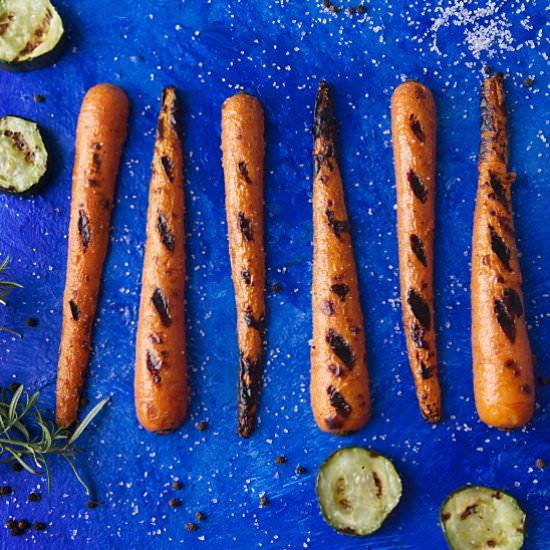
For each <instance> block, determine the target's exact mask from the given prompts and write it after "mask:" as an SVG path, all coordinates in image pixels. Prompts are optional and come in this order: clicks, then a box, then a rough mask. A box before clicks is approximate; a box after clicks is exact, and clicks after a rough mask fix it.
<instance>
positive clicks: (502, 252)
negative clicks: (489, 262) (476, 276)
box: [489, 225, 512, 271]
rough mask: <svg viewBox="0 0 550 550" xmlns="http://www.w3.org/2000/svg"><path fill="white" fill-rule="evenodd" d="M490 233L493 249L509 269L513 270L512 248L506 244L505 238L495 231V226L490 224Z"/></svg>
mask: <svg viewBox="0 0 550 550" xmlns="http://www.w3.org/2000/svg"><path fill="white" fill-rule="evenodd" d="M489 233H490V235H491V249H492V250H493V252H494V253H495V254H496V255H497V257H498V259H499V260H500V262H501V263H502V265H503V266H504V268H505V269H506V270H507V271H512V268H511V267H510V257H511V254H510V249H509V248H508V247H507V246H506V243H505V242H504V239H503V238H502V237H501V236H500V235H499V234H498V233H497V232H496V231H495V228H494V227H493V226H492V225H490V226H489Z"/></svg>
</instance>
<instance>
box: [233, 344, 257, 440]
mask: <svg viewBox="0 0 550 550" xmlns="http://www.w3.org/2000/svg"><path fill="white" fill-rule="evenodd" d="M260 381H261V361H260V359H253V358H251V357H249V356H247V355H245V354H244V353H243V352H242V351H241V352H240V353H239V383H238V389H237V393H238V427H237V432H238V433H239V435H241V436H243V437H248V436H249V435H250V434H251V433H252V430H253V429H254V415H255V412H256V408H257V405H258V395H259V392H260Z"/></svg>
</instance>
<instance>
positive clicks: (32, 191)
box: [0, 113, 53, 198]
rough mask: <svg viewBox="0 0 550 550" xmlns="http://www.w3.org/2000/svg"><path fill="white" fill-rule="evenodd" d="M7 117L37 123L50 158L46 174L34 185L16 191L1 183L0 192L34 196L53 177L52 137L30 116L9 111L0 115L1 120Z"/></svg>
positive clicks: (16, 195)
mask: <svg viewBox="0 0 550 550" xmlns="http://www.w3.org/2000/svg"><path fill="white" fill-rule="evenodd" d="M6 117H14V118H19V119H21V120H24V121H26V122H31V123H33V124H36V126H37V128H38V131H39V133H40V136H41V137H42V141H43V143H44V148H45V149H46V153H47V154H48V159H47V161H46V170H45V172H44V174H43V175H42V177H41V178H40V179H39V180H38V181H37V182H36V183H35V184H34V185H32V186H31V187H29V188H28V189H26V190H25V191H14V190H13V188H11V187H2V186H1V185H0V193H1V194H3V195H11V196H15V197H22V198H27V197H32V196H34V195H36V194H38V193H39V192H40V191H42V189H43V188H44V187H45V186H46V185H47V184H48V183H49V182H50V181H51V179H52V172H53V170H52V164H51V162H50V151H51V147H50V142H51V139H50V137H49V133H48V132H47V131H45V130H44V128H43V127H42V126H40V124H38V123H37V122H35V121H34V120H31V119H30V118H25V117H22V116H19V115H12V114H9V113H8V114H5V115H3V116H2V117H0V121H1V120H2V119H4V118H6Z"/></svg>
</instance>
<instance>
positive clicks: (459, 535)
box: [440, 485, 525, 550]
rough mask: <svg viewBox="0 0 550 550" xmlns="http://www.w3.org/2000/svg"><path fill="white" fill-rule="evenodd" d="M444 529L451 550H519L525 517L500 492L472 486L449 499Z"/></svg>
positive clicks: (444, 509)
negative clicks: (491, 549)
mask: <svg viewBox="0 0 550 550" xmlns="http://www.w3.org/2000/svg"><path fill="white" fill-rule="evenodd" d="M440 521H441V528H442V529H443V533H444V534H445V538H446V539H447V543H448V544H449V547H450V548H451V549H452V550H477V549H481V548H483V549H484V550H485V549H488V548H493V549H496V550H519V548H521V547H522V545H523V539H524V535H525V514H524V513H523V510H522V509H521V508H520V507H519V505H518V503H517V501H516V499H515V498H514V497H512V496H510V495H508V494H507V493H504V492H503V491H500V490H499V489H492V488H490V487H482V486H479V485H473V486H469V487H463V488H462V489H459V490H458V491H455V492H454V493H452V494H451V495H449V496H448V497H447V499H446V500H445V502H444V503H443V506H442V507H441V514H440Z"/></svg>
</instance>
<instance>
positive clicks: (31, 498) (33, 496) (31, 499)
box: [27, 493, 42, 502]
mask: <svg viewBox="0 0 550 550" xmlns="http://www.w3.org/2000/svg"><path fill="white" fill-rule="evenodd" d="M27 498H28V499H29V502H38V501H39V500H40V499H41V498H42V497H41V496H40V494H39V493H31V494H30V495H29V496H28V497H27Z"/></svg>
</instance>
